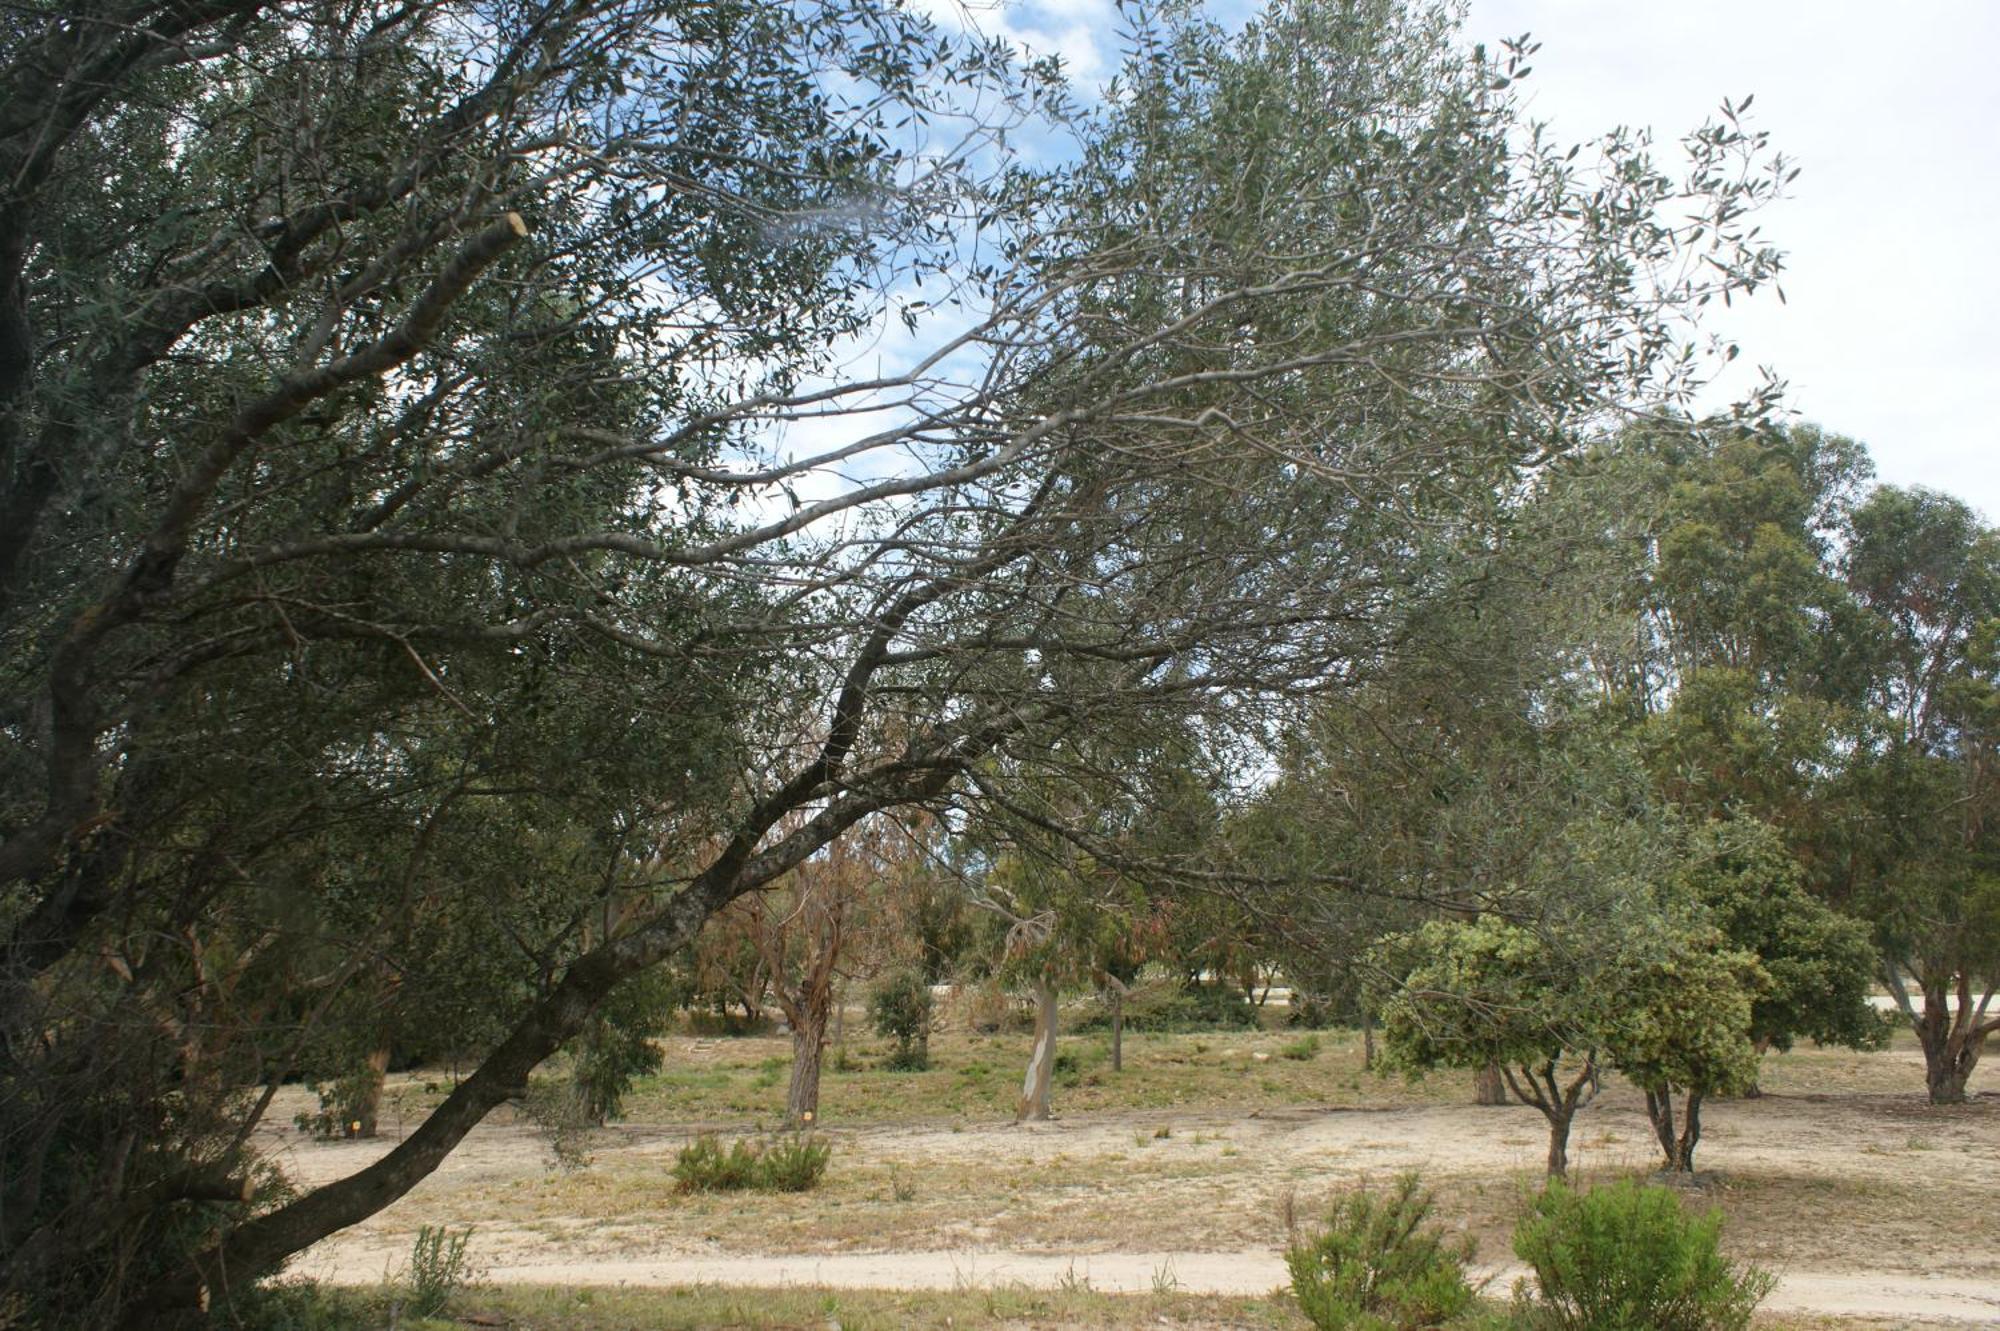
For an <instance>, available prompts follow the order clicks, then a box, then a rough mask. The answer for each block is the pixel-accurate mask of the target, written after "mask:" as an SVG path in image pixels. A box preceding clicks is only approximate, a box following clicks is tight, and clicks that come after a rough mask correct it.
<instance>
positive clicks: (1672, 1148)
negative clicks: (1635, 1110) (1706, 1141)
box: [1646, 1085, 1702, 1174]
mask: <svg viewBox="0 0 2000 1331" xmlns="http://www.w3.org/2000/svg"><path fill="white" fill-rule="evenodd" d="M1701 1101H1702V1095H1701V1092H1699V1091H1689V1092H1688V1093H1687V1104H1686V1107H1685V1108H1684V1110H1683V1111H1682V1114H1681V1122H1680V1131H1679V1132H1678V1133H1676V1132H1675V1131H1674V1088H1673V1087H1672V1086H1671V1085H1669V1086H1665V1087H1663V1088H1662V1089H1660V1090H1657V1091H1647V1092H1646V1117H1647V1118H1649V1119H1651V1120H1652V1123H1653V1136H1654V1137H1655V1138H1656V1139H1657V1140H1658V1141H1659V1143H1660V1155H1661V1157H1662V1159H1663V1160H1664V1162H1665V1163H1663V1164H1662V1165H1661V1166H1660V1172H1661V1173H1662V1174H1692V1173H1693V1172H1694V1148H1695V1146H1696V1145H1697V1144H1699V1143H1700V1141H1701Z"/></svg>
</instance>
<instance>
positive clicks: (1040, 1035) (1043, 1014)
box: [1014, 978, 1056, 1123]
mask: <svg viewBox="0 0 2000 1331" xmlns="http://www.w3.org/2000/svg"><path fill="white" fill-rule="evenodd" d="M1055 1068H1056V986H1055V983H1054V982H1053V981H1051V980H1048V979H1046V978H1044V979H1040V980H1037V981H1036V982H1035V1047H1034V1049H1033V1050H1032V1051H1031V1052H1030V1053H1029V1055H1028V1075H1027V1076H1026V1078H1024V1079H1023V1081H1022V1083H1021V1102H1020V1103H1019V1104H1018V1105H1016V1106H1015V1107H1014V1121H1015V1122H1016V1123H1025V1122H1027V1121H1028V1120H1030V1119H1046V1118H1048V1117H1049V1085H1050V1083H1051V1082H1052V1081H1053V1080H1054V1079H1055Z"/></svg>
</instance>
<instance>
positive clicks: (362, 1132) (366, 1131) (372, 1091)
mask: <svg viewBox="0 0 2000 1331" xmlns="http://www.w3.org/2000/svg"><path fill="white" fill-rule="evenodd" d="M388 1076H389V1046H388V1045H386V1044H385V1045H379V1046H377V1047H376V1048H374V1049H371V1050H369V1051H368V1071H367V1072H366V1074H365V1075H364V1078H363V1080H362V1083H361V1094H360V1096H359V1097H358V1098H357V1099H356V1100H355V1102H354V1118H353V1119H352V1120H351V1121H350V1122H349V1127H351V1128H352V1129H353V1131H354V1135H355V1136H357V1137H373V1136H374V1135H375V1133H376V1130H377V1128H378V1127H379V1126H380V1124H381V1119H382V1084H383V1082H384V1081H386V1080H387V1079H388Z"/></svg>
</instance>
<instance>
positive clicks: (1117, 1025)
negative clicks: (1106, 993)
mask: <svg viewBox="0 0 2000 1331" xmlns="http://www.w3.org/2000/svg"><path fill="white" fill-rule="evenodd" d="M1111 1070H1112V1071H1113V1072H1123V1071H1124V1070H1125V991H1124V990H1123V989H1120V988H1118V987H1117V986H1115V985H1114V986H1113V987H1112V990H1111Z"/></svg>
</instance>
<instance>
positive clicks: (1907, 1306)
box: [301, 1249, 2000, 1326]
mask: <svg viewBox="0 0 2000 1331" xmlns="http://www.w3.org/2000/svg"><path fill="white" fill-rule="evenodd" d="M358 1257H359V1254H349V1260H348V1261H347V1262H342V1261H340V1260H337V1259H336V1260H332V1261H327V1262H323V1263H315V1262H311V1261H308V1262H307V1263H305V1264H303V1265H302V1267H301V1270H303V1271H304V1272H306V1273H307V1274H310V1275H313V1276H316V1277H318V1278H320V1279H323V1280H328V1281H331V1282H334V1283H346V1284H370V1283H373V1282H374V1281H376V1280H379V1279H380V1278H381V1277H382V1271H381V1270H380V1269H376V1268H371V1267H369V1266H367V1265H366V1264H365V1262H362V1261H359V1260H356V1259H357V1258H358ZM1486 1274H1487V1275H1489V1276H1491V1277H1492V1278H1493V1280H1494V1284H1495V1287H1496V1288H1500V1289H1504V1288H1506V1287H1507V1286H1508V1285H1509V1284H1511V1283H1512V1281H1513V1279H1514V1278H1515V1277H1516V1276H1518V1275H1521V1274H1523V1272H1522V1271H1521V1270H1520V1269H1518V1268H1504V1269H1501V1270H1498V1271H1488V1272H1486ZM486 1278H487V1279H488V1280H492V1281H495V1282H498V1283H505V1284H524V1285H606V1286H617V1285H625V1286H640V1287H646V1286H658V1287H666V1286H684V1285H696V1284H718V1285H736V1286H747V1287H751V1288H766V1289H768V1288H779V1287H784V1286H810V1287H827V1288H835V1289H897V1290H922V1289H937V1290H958V1289H973V1288H990V1287H995V1286H1012V1285H1026V1286H1028V1287H1030V1288H1041V1289H1050V1288H1055V1287H1058V1286H1060V1285H1063V1284H1066V1283H1087V1284H1088V1285H1089V1286H1090V1288H1092V1289H1095V1290H1100V1291H1102V1292H1105V1293H1111V1294H1144V1293H1154V1292H1158V1291H1160V1290H1163V1289H1171V1290H1173V1291H1175V1292H1177V1293H1186V1294H1234V1295H1259V1294H1266V1293H1269V1292H1270V1291H1271V1290H1273V1289H1276V1288H1280V1287H1282V1286H1283V1285H1285V1283H1286V1274H1285V1264H1284V1260H1283V1258H1282V1257H1281V1256H1279V1255H1278V1254H1277V1253H1274V1252H1270V1251H1250V1252H1102V1253H1092V1254H1087V1255H1083V1256H1078V1257H1066V1256H1052V1255H1050V1254H1046V1253H1025V1252H1000V1251H990V1250H988V1251H980V1250H974V1249H968V1250H963V1251H957V1252H883V1253H828V1254H820V1255H812V1256H786V1255H770V1256H731V1257H703V1256H687V1257H675V1258H672V1259H670V1260H648V1259H644V1258H638V1259H628V1260H598V1261H566V1262H546V1263H534V1262H521V1263H513V1264H509V1265H505V1266H500V1267H495V1268H492V1269H490V1270H489V1271H487V1272H486ZM1764 1307H1765V1308H1767V1309H1769V1310H1770V1311H1773V1312H1794V1313H1810V1314H1815V1315H1819V1316H1829V1317H1855V1318H1870V1319H1884V1320H1891V1319H1893V1320H1896V1321H1901V1322H1907V1323H1911V1324H1917V1325H1937V1326H1968V1325H1969V1326H1995V1325H2000V1282H1995V1281H1990V1280H1957V1279H1938V1278H1929V1277H1923V1276H1885V1275H1881V1274H1870V1275H1840V1274H1834V1273H1831V1272H1825V1271H1789V1272H1786V1273H1785V1274H1783V1275H1782V1276H1781V1277H1780V1279H1779V1283H1778V1288H1777V1289H1776V1290H1775V1291H1774V1292H1773V1293H1772V1295H1771V1297H1770V1298H1769V1299H1768V1300H1766V1301H1765V1304H1764Z"/></svg>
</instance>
